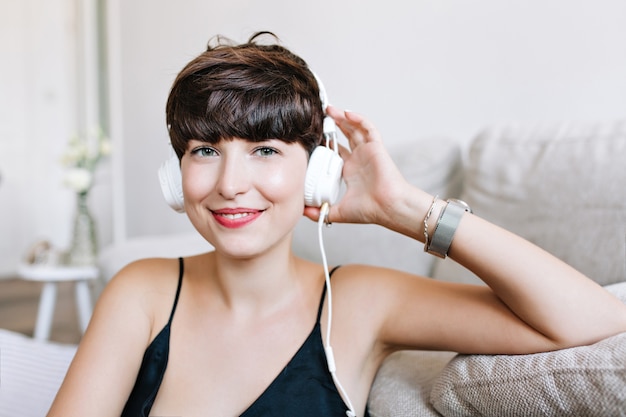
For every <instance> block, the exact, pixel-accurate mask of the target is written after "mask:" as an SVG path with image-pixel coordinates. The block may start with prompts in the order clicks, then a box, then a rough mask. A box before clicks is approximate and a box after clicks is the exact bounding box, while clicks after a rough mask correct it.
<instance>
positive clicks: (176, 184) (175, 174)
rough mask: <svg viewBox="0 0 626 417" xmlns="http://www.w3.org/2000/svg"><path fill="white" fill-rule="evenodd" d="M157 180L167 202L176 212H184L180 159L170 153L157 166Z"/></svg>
mask: <svg viewBox="0 0 626 417" xmlns="http://www.w3.org/2000/svg"><path fill="white" fill-rule="evenodd" d="M159 182H160V183H161V192H162V193H163V197H165V201H166V202H167V204H168V205H169V206H170V207H171V208H173V209H174V210H176V211H177V212H179V213H184V212H185V202H184V199H183V177H182V174H181V172H180V161H179V160H178V157H177V156H176V155H172V156H171V157H170V158H169V159H167V160H166V161H165V162H163V164H161V167H159Z"/></svg>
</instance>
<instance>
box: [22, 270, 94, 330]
mask: <svg viewBox="0 0 626 417" xmlns="http://www.w3.org/2000/svg"><path fill="white" fill-rule="evenodd" d="M17 273H18V275H19V277H20V278H22V279H24V280H27V281H38V282H43V288H42V290H41V295H40V297H39V309H38V311H37V323H36V324H35V333H34V338H35V339H38V340H47V339H48V337H49V336H50V329H51V327H52V319H53V316H54V307H55V304H56V298H57V285H58V283H59V282H68V281H73V282H74V289H75V295H76V306H77V308H78V319H79V325H80V329H81V331H82V332H83V333H84V332H85V330H86V329H87V325H88V324H89V319H90V318H91V313H92V303H91V293H90V291H89V281H92V280H95V279H97V278H98V268H96V267H95V266H69V265H26V264H23V265H20V266H19V267H18V271H17Z"/></svg>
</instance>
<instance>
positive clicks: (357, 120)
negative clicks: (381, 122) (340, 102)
mask: <svg viewBox="0 0 626 417" xmlns="http://www.w3.org/2000/svg"><path fill="white" fill-rule="evenodd" d="M327 113H328V115H329V116H331V117H332V118H333V119H334V120H335V124H336V125H337V126H338V127H339V129H341V131H342V132H343V134H344V135H345V136H346V137H347V138H348V141H349V142H350V147H351V148H352V149H354V147H356V146H358V145H359V144H361V143H366V142H374V141H380V140H381V137H380V134H379V132H378V130H377V129H376V127H374V125H373V124H372V123H371V122H369V121H368V120H367V119H365V118H364V117H363V116H361V115H359V114H357V113H354V112H350V111H341V110H339V109H337V108H335V107H332V106H329V107H328V109H327Z"/></svg>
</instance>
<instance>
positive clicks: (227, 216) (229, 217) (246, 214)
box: [220, 213, 250, 220]
mask: <svg viewBox="0 0 626 417" xmlns="http://www.w3.org/2000/svg"><path fill="white" fill-rule="evenodd" d="M249 215H250V213H235V214H220V216H222V217H226V218H227V219H231V220H232V219H241V218H242V217H247V216H249Z"/></svg>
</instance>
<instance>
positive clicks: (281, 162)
mask: <svg viewBox="0 0 626 417" xmlns="http://www.w3.org/2000/svg"><path fill="white" fill-rule="evenodd" d="M307 159H308V154H307V152H306V151H305V149H304V148H303V147H302V146H301V145H300V144H299V143H291V144H289V143H286V142H283V141H281V140H277V139H272V140H266V141H263V142H250V141H247V140H244V139H233V140H222V141H220V142H218V143H217V144H214V145H211V144H208V143H206V142H202V141H198V140H191V141H189V143H188V146H187V151H186V152H185V154H184V155H183V158H182V160H181V171H182V177H183V194H184V201H185V211H186V213H187V215H188V216H189V219H190V220H191V222H192V224H193V225H194V226H195V228H196V229H197V230H198V231H199V232H200V234H201V235H202V236H204V238H205V239H207V241H209V243H211V244H212V245H213V246H214V247H215V248H216V250H217V251H219V252H221V253H224V254H228V255H230V256H233V257H238V258H246V257H252V256H254V255H257V254H261V253H263V252H265V251H267V250H269V249H271V248H273V247H275V246H276V245H278V244H279V243H281V242H285V239H287V240H288V241H290V237H291V232H292V230H293V228H294V227H295V225H296V223H297V222H298V220H299V219H300V218H301V217H302V212H303V209H304V180H305V175H306V167H307Z"/></svg>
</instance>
